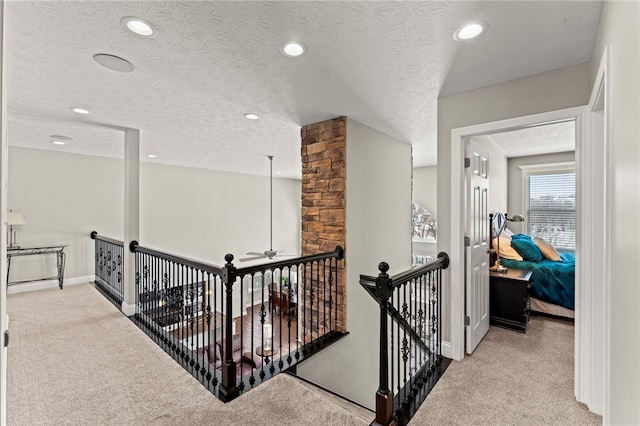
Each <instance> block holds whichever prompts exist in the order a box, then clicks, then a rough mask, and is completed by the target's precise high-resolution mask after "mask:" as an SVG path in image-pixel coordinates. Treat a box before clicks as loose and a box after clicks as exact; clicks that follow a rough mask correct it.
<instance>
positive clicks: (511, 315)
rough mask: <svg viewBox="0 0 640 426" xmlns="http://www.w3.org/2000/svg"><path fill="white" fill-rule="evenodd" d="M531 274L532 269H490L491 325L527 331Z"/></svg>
mask: <svg viewBox="0 0 640 426" xmlns="http://www.w3.org/2000/svg"><path fill="white" fill-rule="evenodd" d="M531 274H532V272H531V271H523V270H520V269H508V270H507V271H506V272H494V271H489V287H490V290H489V312H490V314H491V325H497V326H500V327H505V328H510V329H513V330H517V331H520V332H522V333H526V331H527V321H529V285H530V284H529V281H530V280H531Z"/></svg>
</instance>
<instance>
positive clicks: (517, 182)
mask: <svg viewBox="0 0 640 426" xmlns="http://www.w3.org/2000/svg"><path fill="white" fill-rule="evenodd" d="M575 157H576V155H575V152H573V151H572V152H560V153H555V154H542V155H529V156H527V157H514V158H509V177H508V179H507V180H508V182H509V185H508V187H509V189H508V194H509V197H508V198H509V203H508V208H507V210H506V211H507V212H508V213H509V214H511V215H514V214H522V215H524V216H526V211H524V208H523V206H525V201H526V200H525V199H524V196H525V194H524V193H523V191H522V176H523V172H522V169H520V167H521V166H532V165H538V164H554V163H568V162H572V161H575ZM509 229H511V230H512V231H513V232H516V233H518V232H520V233H523V234H526V233H527V224H526V223H516V222H514V223H510V224H509Z"/></svg>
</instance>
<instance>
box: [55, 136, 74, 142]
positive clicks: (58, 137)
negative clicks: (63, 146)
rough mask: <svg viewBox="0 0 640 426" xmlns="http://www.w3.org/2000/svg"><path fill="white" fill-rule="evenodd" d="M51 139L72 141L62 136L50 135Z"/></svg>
mask: <svg viewBox="0 0 640 426" xmlns="http://www.w3.org/2000/svg"><path fill="white" fill-rule="evenodd" d="M51 139H55V140H58V141H72V140H73V138H70V137H69V136H62V135H51Z"/></svg>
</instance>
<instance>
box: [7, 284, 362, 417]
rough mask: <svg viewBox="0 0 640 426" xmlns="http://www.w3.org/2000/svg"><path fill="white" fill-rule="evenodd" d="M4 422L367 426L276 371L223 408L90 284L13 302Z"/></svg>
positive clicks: (25, 295) (23, 296)
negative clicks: (6, 418)
mask: <svg viewBox="0 0 640 426" xmlns="http://www.w3.org/2000/svg"><path fill="white" fill-rule="evenodd" d="M8 311H9V315H10V321H11V322H10V330H11V343H10V345H9V359H8V380H7V381H8V383H7V406H8V407H7V415H8V424H9V425H180V424H215V425H266V424H278V425H311V424H317V423H318V421H321V422H322V423H324V424H330V425H364V424H369V423H370V421H371V420H372V419H373V418H374V415H373V414H372V415H371V416H370V417H369V418H367V419H363V418H360V417H358V415H356V414H352V413H350V412H348V411H347V410H345V409H344V408H342V407H341V406H339V405H337V404H335V403H333V402H332V401H331V400H330V399H329V398H328V397H326V396H324V395H322V394H320V393H317V392H314V391H313V390H312V389H310V388H309V387H308V386H306V385H303V384H301V383H300V382H299V381H297V380H296V379H295V378H292V377H290V376H288V375H286V374H281V375H279V376H277V377H275V378H274V379H272V380H269V381H267V382H266V383H264V384H262V385H260V387H258V388H256V389H254V390H253V391H251V392H247V393H246V394H245V395H243V396H242V397H240V398H238V399H236V400H235V401H233V402H231V403H228V404H223V403H222V402H220V401H219V400H217V399H216V398H215V397H214V396H212V395H211V394H210V393H209V391H207V390H206V389H205V388H204V387H203V386H202V385H200V383H198V382H197V381H196V380H195V379H194V378H193V377H191V375H189V373H187V372H186V371H184V370H183V369H182V367H180V366H179V365H178V364H177V363H175V362H174V361H173V360H172V359H171V358H169V356H168V355H166V354H165V353H164V351H162V350H161V349H160V348H159V347H157V346H156V344H155V343H153V342H152V341H151V340H150V339H149V338H148V337H147V336H146V335H145V334H144V333H142V332H141V331H140V330H139V329H138V328H137V327H136V326H135V325H134V324H133V323H132V322H131V321H129V320H128V319H127V318H126V317H125V316H123V315H122V314H121V313H120V312H119V311H118V310H117V309H116V308H115V307H114V306H113V305H111V304H110V303H109V302H108V301H107V300H106V299H105V298H104V296H102V295H101V294H100V293H98V291H96V290H95V289H94V288H93V287H92V286H91V285H77V286H69V287H65V289H64V290H62V291H61V290H57V289H55V290H42V291H38V292H31V293H21V294H15V295H11V296H9V298H8Z"/></svg>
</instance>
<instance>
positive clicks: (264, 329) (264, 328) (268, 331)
mask: <svg viewBox="0 0 640 426" xmlns="http://www.w3.org/2000/svg"><path fill="white" fill-rule="evenodd" d="M262 333H263V334H264V335H265V337H271V324H268V323H267V324H264V325H263V326H262Z"/></svg>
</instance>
